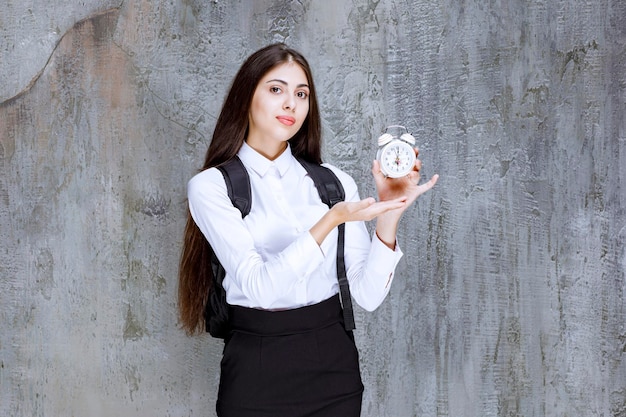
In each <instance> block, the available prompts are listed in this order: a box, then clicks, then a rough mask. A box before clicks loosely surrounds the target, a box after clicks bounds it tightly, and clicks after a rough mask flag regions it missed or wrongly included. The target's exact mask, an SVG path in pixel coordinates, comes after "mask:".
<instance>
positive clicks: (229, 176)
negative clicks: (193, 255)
mask: <svg viewBox="0 0 626 417" xmlns="http://www.w3.org/2000/svg"><path fill="white" fill-rule="evenodd" d="M217 169H219V170H220V171H221V172H222V175H223V176H224V182H225V183H226V190H227V192H228V197H229V198H230V201H231V202H232V203H233V206H235V207H237V209H239V211H240V212H241V218H244V217H246V216H247V215H248V213H250V207H251V206H252V190H251V187H250V177H249V176H248V171H246V168H245V167H244V166H243V163H242V162H241V160H240V159H239V157H238V156H235V157H234V158H233V159H230V160H229V161H228V162H226V163H224V164H222V165H220V166H218V167H217ZM211 272H212V273H213V288H212V289H211V290H210V291H209V298H208V300H207V303H206V306H205V308H204V321H205V323H206V331H207V332H209V333H210V334H211V336H213V337H218V338H221V339H225V338H226V337H228V335H229V333H230V322H229V318H228V317H229V312H228V303H227V302H226V291H225V290H224V287H223V285H222V283H223V281H224V277H225V276H226V271H225V270H224V267H223V266H222V264H221V263H220V261H219V259H217V256H216V255H215V251H213V249H212V248H211Z"/></svg>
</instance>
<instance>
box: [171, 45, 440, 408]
mask: <svg viewBox="0 0 626 417" xmlns="http://www.w3.org/2000/svg"><path fill="white" fill-rule="evenodd" d="M320 132H321V128H320V115H319V109H318V104H317V98H316V94H315V87H314V84H313V78H312V76H311V70H310V68H309V65H308V63H307V61H306V60H305V58H304V57H303V56H302V55H301V54H300V53H298V52H297V51H294V50H293V49H290V48H288V47H287V46H285V45H283V44H274V45H270V46H267V47H265V48H263V49H261V50H259V51H257V52H255V53H254V54H252V55H251V56H250V57H249V58H248V59H247V60H246V61H245V63H244V64H243V65H242V67H241V68H240V70H239V72H238V73H237V75H236V76H235V79H234V81H233V84H232V86H231V89H230V92H229V93H228V96H227V97H226V101H225V103H224V106H223V108H222V112H221V113H220V116H219V118H218V120H217V124H216V126H215V131H214V133H213V138H212V140H211V144H210V146H209V149H208V151H207V154H206V159H205V163H204V166H203V169H202V171H201V172H200V173H199V174H197V175H195V176H194V177H193V178H192V179H191V180H190V181H189V184H188V198H189V209H190V210H189V211H190V216H189V218H188V221H187V227H186V229H185V241H184V247H183V253H182V258H181V267H180V282H179V306H180V313H181V321H182V323H183V327H184V328H185V329H186V330H187V331H188V332H189V333H194V332H196V331H201V330H202V329H203V324H204V319H203V309H204V303H205V302H206V294H207V290H208V286H209V285H210V280H211V275H210V274H211V272H210V264H209V261H210V260H209V259H208V258H209V255H208V254H209V253H210V248H209V246H208V244H210V247H212V248H213V250H214V251H215V254H216V255H217V257H218V259H219V260H220V263H221V264H222V265H223V266H224V269H225V271H226V276H225V278H224V282H223V286H224V289H225V290H226V294H227V301H228V303H229V305H231V306H232V309H231V320H232V323H231V324H232V326H233V328H234V330H233V331H232V333H231V335H230V336H229V337H228V338H227V339H226V341H225V346H224V354H223V358H222V362H221V374H220V386H219V393H218V400H217V414H218V416H223V417H229V416H237V417H246V416H251V417H252V416H253V417H264V416H268V417H269V416H277V417H278V416H280V417H284V416H289V417H297V416H309V417H314V416H320V417H321V416H342V417H351V416H354V417H356V416H359V415H360V410H361V398H362V392H363V385H362V383H361V377H360V371H359V363H358V352H357V349H356V347H355V345H354V339H353V337H352V333H351V332H348V331H346V330H345V329H344V326H343V317H342V314H341V311H342V310H341V304H340V301H339V297H338V283H337V272H336V269H335V268H336V264H335V262H336V260H335V256H336V251H337V230H336V228H337V226H338V225H339V224H341V223H346V226H345V227H346V232H345V263H346V270H347V275H348V280H349V283H350V290H351V293H352V296H353V297H354V299H355V300H356V302H357V303H359V305H361V306H362V307H363V308H365V309H366V310H369V311H372V310H374V309H375V308H377V307H378V306H379V305H380V304H381V303H382V301H383V299H384V298H385V296H386V295H387V293H388V292H389V288H390V284H391V281H392V280H393V273H394V269H395V267H396V265H397V263H398V261H399V259H400V257H401V256H402V252H401V251H400V249H399V247H398V245H397V244H396V231H397V226H398V221H399V220H400V217H401V215H402V213H403V212H404V211H405V210H406V209H407V207H409V206H410V205H411V204H412V203H413V202H414V201H415V200H416V199H417V197H418V196H419V195H421V194H422V193H424V192H425V191H427V190H429V189H430V188H432V187H433V186H434V185H435V183H436V181H437V176H434V177H433V178H431V180H430V181H428V182H427V183H424V184H422V185H418V183H419V179H420V175H419V169H420V167H421V162H420V161H419V160H418V161H417V162H416V164H415V165H416V166H415V168H414V170H413V172H411V173H410V174H409V175H407V176H406V177H404V178H399V179H391V178H385V176H384V175H383V174H382V173H381V171H380V168H379V166H378V163H377V162H376V161H375V162H374V163H373V167H372V173H373V175H374V179H375V183H376V187H377V191H378V197H379V200H378V201H376V200H375V199H374V198H366V199H363V200H361V199H360V197H359V194H358V190H357V186H356V184H355V182H354V180H353V179H352V178H351V177H350V176H348V175H347V174H345V173H344V172H342V171H340V170H339V169H337V168H336V167H333V166H331V165H327V164H326V165H325V166H327V167H329V168H330V169H331V170H332V171H333V172H334V173H335V175H336V176H337V177H338V178H339V180H340V181H341V183H342V185H343V188H344V190H345V195H346V199H345V201H344V202H341V203H338V204H336V205H335V206H333V208H332V209H330V210H329V209H328V207H327V206H326V205H324V204H323V203H322V202H321V200H320V198H319V195H318V193H317V191H316V188H315V185H314V183H313V181H312V180H311V178H310V177H309V176H308V175H307V172H306V171H305V169H304V168H303V167H302V166H301V165H300V163H299V162H298V161H297V160H296V157H301V158H303V159H305V160H308V161H310V162H314V163H318V164H319V163H321V156H320V153H321V152H320V148H321V138H320V136H321V135H320ZM235 155H237V156H239V158H240V159H241V161H242V162H243V164H244V166H245V168H246V170H247V171H248V174H249V177H250V183H251V188H252V207H251V210H250V213H249V214H248V215H247V216H246V217H245V218H244V219H242V218H241V214H240V212H239V211H238V210H237V209H236V208H235V207H233V205H232V203H231V201H230V199H229V197H228V193H227V190H226V185H225V182H224V178H223V176H222V174H221V172H220V171H219V170H218V169H216V168H215V167H216V166H218V165H220V164H223V163H225V162H226V161H228V160H230V159H231V158H233V157H234V156H235ZM374 218H376V232H375V233H374V234H373V236H371V237H370V236H369V234H368V232H367V229H366V227H365V224H364V223H363V222H364V221H367V220H372V219H374Z"/></svg>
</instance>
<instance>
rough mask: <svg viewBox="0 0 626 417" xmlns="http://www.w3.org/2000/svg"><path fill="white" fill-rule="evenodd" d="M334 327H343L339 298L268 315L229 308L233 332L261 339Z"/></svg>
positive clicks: (250, 309)
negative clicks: (248, 334) (253, 335)
mask: <svg viewBox="0 0 626 417" xmlns="http://www.w3.org/2000/svg"><path fill="white" fill-rule="evenodd" d="M335 323H343V315H342V309H341V302H340V301H339V294H336V295H334V296H333V297H331V298H329V299H327V300H324V301H322V302H320V303H317V304H312V305H310V306H305V307H300V308H294V309H290V310H280V311H268V310H259V309H255V308H247V307H241V306H230V324H231V326H232V329H233V331H239V332H244V333H252V334H256V335H259V336H281V335H287V334H296V333H306V332H309V331H311V330H315V329H321V328H323V327H327V326H330V325H332V324H335Z"/></svg>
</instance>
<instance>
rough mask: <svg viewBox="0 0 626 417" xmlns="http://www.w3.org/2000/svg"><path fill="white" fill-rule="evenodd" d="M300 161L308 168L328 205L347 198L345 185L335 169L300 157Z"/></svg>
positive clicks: (330, 205) (321, 196) (318, 190)
mask: <svg viewBox="0 0 626 417" xmlns="http://www.w3.org/2000/svg"><path fill="white" fill-rule="evenodd" d="M298 162H300V164H301V165H302V166H303V167H304V169H306V171H307V172H308V173H309V175H310V176H311V179H312V180H313V182H314V183H315V187H316V188H317V192H318V193H319V195H320V198H321V199H322V201H323V202H324V204H326V205H327V206H328V207H332V206H334V205H335V204H337V203H338V202H340V201H343V200H345V198H346V196H345V194H344V191H343V186H342V185H341V182H339V179H338V178H337V176H336V175H335V173H334V172H333V171H331V170H330V169H328V168H326V167H323V166H321V165H319V164H315V163H312V162H309V161H305V160H304V159H300V158H298Z"/></svg>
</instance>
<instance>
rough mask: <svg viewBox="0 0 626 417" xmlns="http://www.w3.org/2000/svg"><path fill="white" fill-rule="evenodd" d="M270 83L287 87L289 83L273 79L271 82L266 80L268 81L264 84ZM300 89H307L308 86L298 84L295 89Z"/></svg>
mask: <svg viewBox="0 0 626 417" xmlns="http://www.w3.org/2000/svg"><path fill="white" fill-rule="evenodd" d="M272 82H276V83H280V84H283V85H289V83H288V82H287V81H283V80H279V79H278V78H275V79H273V80H268V81H266V82H265V84H269V83H272ZM302 87H306V88H309V85H308V84H298V85H297V86H296V88H302Z"/></svg>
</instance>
